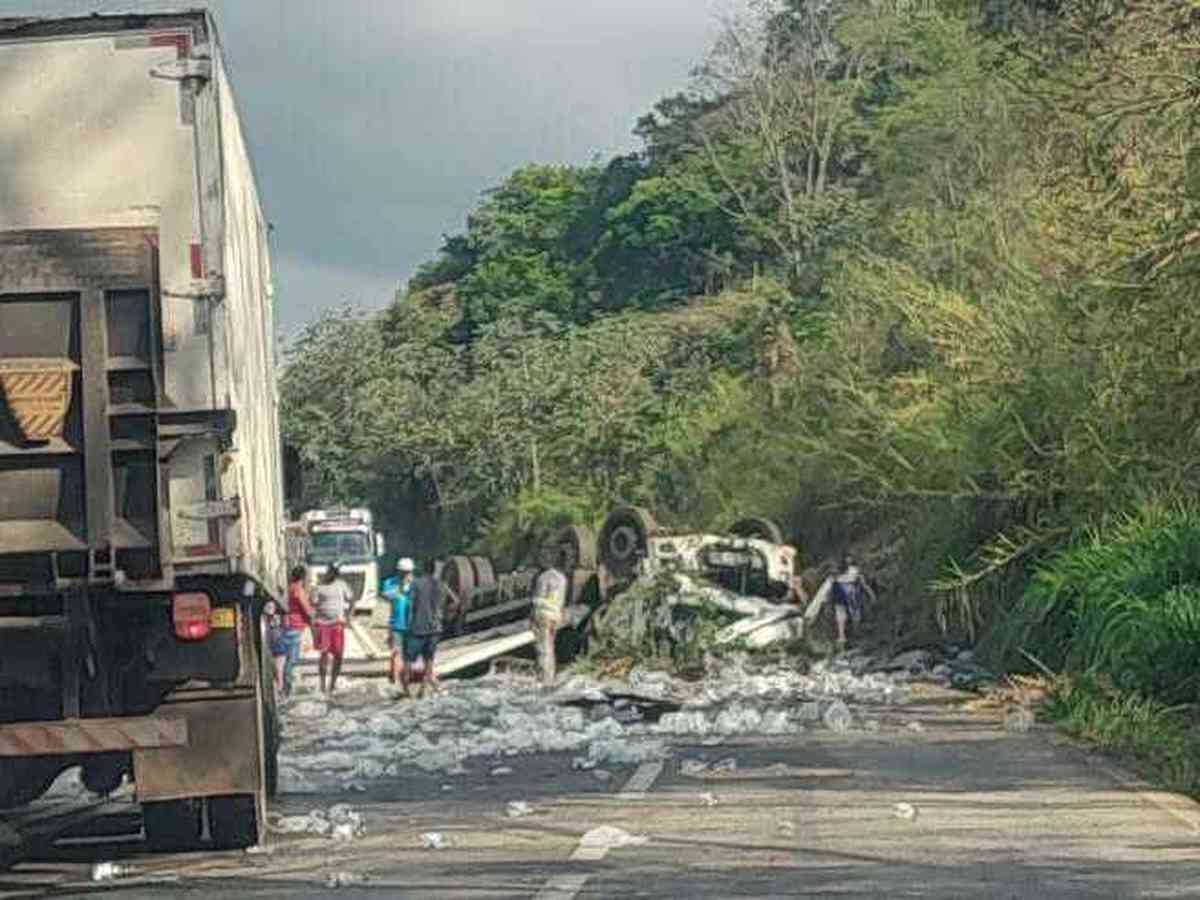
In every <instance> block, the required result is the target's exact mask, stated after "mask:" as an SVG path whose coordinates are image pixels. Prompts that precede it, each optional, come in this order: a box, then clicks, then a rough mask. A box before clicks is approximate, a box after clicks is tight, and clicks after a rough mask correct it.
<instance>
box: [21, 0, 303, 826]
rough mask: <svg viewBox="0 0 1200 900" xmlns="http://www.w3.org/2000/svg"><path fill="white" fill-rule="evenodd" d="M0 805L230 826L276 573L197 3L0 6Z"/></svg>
mask: <svg viewBox="0 0 1200 900" xmlns="http://www.w3.org/2000/svg"><path fill="white" fill-rule="evenodd" d="M0 95H2V96H3V97H4V101H3V103H0V809H5V808H10V807H14V806H18V805H20V804H25V803H28V802H30V801H31V800H33V799H34V798H36V797H38V796H39V795H40V794H42V793H43V792H44V791H45V790H46V789H47V787H48V786H49V785H50V784H51V783H52V781H53V780H54V779H55V777H56V776H57V775H59V774H60V773H61V772H62V771H63V770H64V769H66V768H68V767H74V766H80V767H81V768H82V776H83V780H84V783H85V784H86V785H87V786H88V787H89V788H90V789H92V790H93V791H96V792H98V793H105V792H108V791H111V790H113V789H114V788H116V787H117V786H118V785H119V784H121V783H122V782H123V781H125V780H127V779H129V780H132V782H133V785H134V788H135V790H136V796H137V798H138V800H139V802H140V803H141V804H142V809H143V813H144V824H145V830H146V836H147V838H148V840H149V842H150V843H151V845H152V846H157V847H161V848H170V849H189V848H192V847H200V846H212V845H216V846H220V847H238V846H245V845H249V844H252V843H255V842H256V841H258V840H259V839H260V837H261V835H262V830H263V828H264V823H265V814H266V802H267V796H268V794H269V793H270V792H271V790H272V781H273V778H274V756H275V743H276V734H277V727H276V722H275V712H274V694H273V691H272V689H271V682H270V674H269V673H270V665H269V657H268V656H267V653H268V649H267V648H264V637H263V627H262V621H261V615H260V614H261V610H262V607H263V605H264V604H265V602H266V601H267V600H268V599H269V598H271V597H276V598H278V597H280V596H281V594H282V591H283V588H284V585H285V571H284V569H285V550H284V530H283V528H284V518H283V508H284V504H283V496H282V495H283V483H284V482H283V477H282V472H281V451H280V437H279V434H280V432H279V423H278V418H277V417H278V402H277V394H276V383H275V365H276V360H275V353H274V338H273V332H274V325H273V313H272V292H271V270H270V262H269V253H268V231H269V228H268V224H267V221H266V219H265V218H264V215H263V211H262V207H261V205H260V203H259V198H258V194H257V190H256V186H255V178H254V173H253V170H252V167H251V163H250V159H249V156H248V154H247V149H246V143H245V141H244V139H243V133H242V128H241V125H240V122H239V117H238V113H237V109H236V104H235V102H234V94H233V90H232V87H231V85H230V81H229V76H228V72H227V69H226V66H225V63H224V61H223V60H222V56H221V51H220V47H219V44H218V37H217V31H216V27H215V23H214V20H213V19H212V17H211V16H210V15H208V14H206V13H204V12H189V13H183V14H170V15H117V16H89V17H87V18H60V19H49V18H34V19H28V18H26V19H5V18H0Z"/></svg>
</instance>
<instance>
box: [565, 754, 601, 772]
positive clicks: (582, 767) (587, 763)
mask: <svg viewBox="0 0 1200 900" xmlns="http://www.w3.org/2000/svg"><path fill="white" fill-rule="evenodd" d="M571 768H572V769H575V770H576V771H581V772H586V771H587V770H588V769H594V768H596V761H595V760H594V759H589V758H588V757H586V756H577V757H575V758H574V759H573V760H571Z"/></svg>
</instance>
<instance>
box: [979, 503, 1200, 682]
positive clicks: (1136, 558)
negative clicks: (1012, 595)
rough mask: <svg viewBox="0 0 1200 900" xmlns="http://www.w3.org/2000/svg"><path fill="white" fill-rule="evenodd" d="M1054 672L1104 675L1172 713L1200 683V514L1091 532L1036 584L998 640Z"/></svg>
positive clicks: (1130, 521)
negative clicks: (1166, 706)
mask: <svg viewBox="0 0 1200 900" xmlns="http://www.w3.org/2000/svg"><path fill="white" fill-rule="evenodd" d="M996 637H997V645H998V646H999V648H1000V649H1001V652H1002V654H1003V655H1004V656H1006V657H1007V658H1008V660H1009V661H1010V662H1013V663H1015V662H1017V657H1018V656H1019V655H1020V653H1019V651H1021V650H1026V651H1028V652H1029V653H1032V654H1034V655H1035V656H1036V657H1038V659H1040V660H1041V661H1043V662H1044V663H1045V664H1047V665H1049V666H1050V667H1051V668H1053V669H1055V670H1062V671H1067V672H1075V673H1085V674H1090V675H1097V674H1103V675H1107V676H1109V677H1110V678H1111V679H1112V681H1113V683H1114V684H1115V685H1116V686H1117V687H1118V688H1120V689H1122V690H1124V691H1133V692H1137V693H1139V694H1142V695H1145V696H1148V697H1154V698H1157V699H1159V700H1162V701H1163V702H1166V703H1185V702H1190V701H1192V700H1194V699H1195V697H1196V694H1197V691H1196V686H1197V679H1198V678H1200V510H1197V509H1196V508H1194V507H1184V506H1174V507H1172V506H1164V505H1161V504H1154V503H1151V504H1146V505H1144V506H1142V507H1140V508H1139V509H1137V510H1136V511H1135V512H1133V513H1130V514H1126V515H1122V516H1120V517H1119V518H1117V519H1116V520H1114V521H1112V522H1110V523H1109V524H1108V525H1106V526H1104V527H1101V528H1098V529H1093V530H1091V531H1089V532H1088V533H1087V534H1086V535H1085V536H1084V537H1083V538H1081V539H1080V540H1078V541H1077V542H1076V543H1074V544H1073V545H1072V546H1070V547H1069V548H1067V549H1066V550H1064V551H1063V552H1061V553H1060V554H1058V555H1057V556H1055V557H1052V558H1051V559H1050V560H1048V561H1047V562H1046V563H1045V564H1044V565H1043V566H1042V567H1041V568H1040V569H1039V570H1038V571H1037V573H1036V574H1035V575H1034V577H1033V579H1032V580H1031V581H1030V583H1029V586H1028V587H1027V588H1026V590H1025V592H1024V594H1023V596H1022V597H1021V599H1020V601H1019V602H1018V603H1017V605H1016V607H1015V609H1014V611H1013V613H1012V614H1011V616H1010V617H1009V618H1008V620H1007V621H1006V622H1004V623H1003V625H1002V626H1001V629H1000V631H999V632H998V634H997V636H996Z"/></svg>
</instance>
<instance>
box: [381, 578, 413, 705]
mask: <svg viewBox="0 0 1200 900" xmlns="http://www.w3.org/2000/svg"><path fill="white" fill-rule="evenodd" d="M414 568H415V566H414V565H413V561H412V560H411V559H409V558H408V557H407V556H406V557H403V558H402V559H400V560H399V561H398V562H397V563H396V574H395V575H393V576H392V577H391V578H388V579H387V580H386V581H384V583H383V596H384V597H386V598H387V601H388V603H389V604H391V615H390V617H389V618H388V649H389V650H390V651H391V661H390V664H389V669H388V681H389V682H391V684H393V685H396V684H399V681H400V673H401V672H402V671H403V670H404V639H405V637H406V636H407V635H408V621H409V615H410V613H411V612H412V607H411V604H412V585H413V569H414Z"/></svg>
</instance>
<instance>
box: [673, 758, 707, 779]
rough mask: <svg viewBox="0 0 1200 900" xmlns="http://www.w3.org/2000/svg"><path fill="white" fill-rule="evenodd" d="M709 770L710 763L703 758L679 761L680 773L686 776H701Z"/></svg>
mask: <svg viewBox="0 0 1200 900" xmlns="http://www.w3.org/2000/svg"><path fill="white" fill-rule="evenodd" d="M707 771H708V763H706V762H705V761H704V760H702V759H684V760H680V762H679V774H680V775H682V776H683V777H685V778H699V777H700V776H701V775H703V774H704V773H705V772H707Z"/></svg>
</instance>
